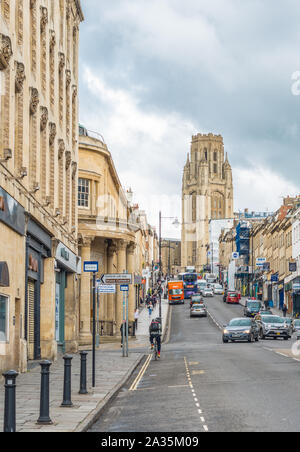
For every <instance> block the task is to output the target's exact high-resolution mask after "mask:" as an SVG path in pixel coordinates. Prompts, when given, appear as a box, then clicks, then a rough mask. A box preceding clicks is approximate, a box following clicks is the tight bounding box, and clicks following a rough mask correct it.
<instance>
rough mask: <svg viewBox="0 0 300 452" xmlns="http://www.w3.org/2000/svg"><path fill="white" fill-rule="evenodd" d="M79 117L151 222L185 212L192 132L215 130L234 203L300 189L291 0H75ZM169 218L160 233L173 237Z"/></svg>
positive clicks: (298, 68) (297, 43) (267, 206)
mask: <svg viewBox="0 0 300 452" xmlns="http://www.w3.org/2000/svg"><path fill="white" fill-rule="evenodd" d="M81 3H82V8H83V12H84V15H85V21H84V23H83V24H82V25H81V31H80V34H81V35H80V39H81V42H80V122H81V123H82V124H84V125H85V126H86V128H87V129H89V130H92V131H97V132H99V133H101V134H102V136H103V137H104V140H105V142H106V144H107V145H108V147H109V150H110V151H111V153H112V156H113V159H114V162H115V165H116V168H117V171H118V173H119V176H120V179H121V182H122V184H123V186H124V187H125V188H129V187H131V188H132V190H133V192H134V199H135V201H136V202H138V203H139V205H140V208H141V209H144V210H146V212H147V214H148V218H149V222H150V223H151V224H153V225H157V223H158V211H159V209H162V212H163V216H164V217H176V216H178V217H179V218H180V214H181V185H182V172H183V167H184V164H185V162H186V157H187V153H188V152H189V151H190V143H191V136H192V135H195V134H197V133H210V132H211V133H215V134H217V135H219V134H221V135H222V136H223V139H224V145H225V151H227V152H228V156H229V161H230V163H231V165H232V168H233V181H234V197H235V211H238V210H243V209H245V208H248V209H250V210H255V211H259V210H263V211H265V210H269V211H275V210H277V209H278V207H279V206H280V204H281V202H282V198H283V197H284V196H286V195H295V194H298V193H299V192H300V189H299V188H300V182H299V173H300V159H299V157H298V155H299V144H300V27H299V23H300V4H299V1H297V0H284V1H283V0H276V1H274V0H242V1H241V0H185V1H182V0H151V1H149V0H100V1H99V0H82V1H81ZM172 222H173V220H172V219H168V218H165V219H164V221H163V235H165V236H168V237H170V236H174V237H179V236H180V231H178V230H175V229H174V228H173V226H172Z"/></svg>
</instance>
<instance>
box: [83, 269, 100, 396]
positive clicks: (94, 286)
mask: <svg viewBox="0 0 300 452" xmlns="http://www.w3.org/2000/svg"><path fill="white" fill-rule="evenodd" d="M83 271H84V272H85V273H93V368H92V380H93V388H95V386H96V273H98V272H99V263H98V262H84V264H83Z"/></svg>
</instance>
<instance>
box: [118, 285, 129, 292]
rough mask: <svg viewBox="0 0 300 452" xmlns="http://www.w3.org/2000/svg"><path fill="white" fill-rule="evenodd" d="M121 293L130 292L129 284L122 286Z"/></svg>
mask: <svg viewBox="0 0 300 452" xmlns="http://www.w3.org/2000/svg"><path fill="white" fill-rule="evenodd" d="M120 291H121V292H129V286H128V285H127V284H122V285H121V286H120Z"/></svg>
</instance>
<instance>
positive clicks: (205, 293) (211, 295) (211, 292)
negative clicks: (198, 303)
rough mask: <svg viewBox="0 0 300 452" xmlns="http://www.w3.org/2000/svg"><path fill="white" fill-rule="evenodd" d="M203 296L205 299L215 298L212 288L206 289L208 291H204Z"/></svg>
mask: <svg viewBox="0 0 300 452" xmlns="http://www.w3.org/2000/svg"><path fill="white" fill-rule="evenodd" d="M202 295H203V297H213V296H214V293H213V290H212V289H211V288H209V287H206V289H204V290H203V291H202Z"/></svg>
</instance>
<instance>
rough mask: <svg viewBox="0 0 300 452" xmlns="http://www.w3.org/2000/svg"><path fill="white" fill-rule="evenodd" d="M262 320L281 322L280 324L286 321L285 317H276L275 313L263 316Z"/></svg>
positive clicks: (265, 321)
mask: <svg viewBox="0 0 300 452" xmlns="http://www.w3.org/2000/svg"><path fill="white" fill-rule="evenodd" d="M261 319H262V321H263V322H264V323H279V324H283V323H284V319H283V318H281V317H275V316H274V315H272V316H265V315H263V316H262V318H261Z"/></svg>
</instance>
